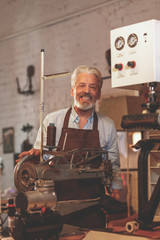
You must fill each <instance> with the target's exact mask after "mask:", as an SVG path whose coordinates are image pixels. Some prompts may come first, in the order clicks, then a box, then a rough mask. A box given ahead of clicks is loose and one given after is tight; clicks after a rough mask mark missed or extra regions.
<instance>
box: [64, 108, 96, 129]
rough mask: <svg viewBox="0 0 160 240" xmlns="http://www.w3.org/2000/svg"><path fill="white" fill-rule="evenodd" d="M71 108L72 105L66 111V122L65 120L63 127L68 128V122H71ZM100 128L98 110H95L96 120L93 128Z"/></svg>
mask: <svg viewBox="0 0 160 240" xmlns="http://www.w3.org/2000/svg"><path fill="white" fill-rule="evenodd" d="M71 110H72V107H70V108H69V109H68V111H67V113H66V116H65V118H64V122H63V128H68V123H69V117H70V114H71ZM97 129H98V117H97V114H96V112H95V111H94V121H93V130H97Z"/></svg>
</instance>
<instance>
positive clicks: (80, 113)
mask: <svg viewBox="0 0 160 240" xmlns="http://www.w3.org/2000/svg"><path fill="white" fill-rule="evenodd" d="M74 109H75V111H76V113H77V114H78V116H79V118H85V119H88V118H89V117H90V116H91V115H92V112H93V108H90V109H88V110H82V109H80V108H78V107H76V106H74Z"/></svg>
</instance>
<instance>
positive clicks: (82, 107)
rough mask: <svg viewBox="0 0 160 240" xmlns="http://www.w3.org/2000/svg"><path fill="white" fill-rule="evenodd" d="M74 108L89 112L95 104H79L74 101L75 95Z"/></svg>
mask: <svg viewBox="0 0 160 240" xmlns="http://www.w3.org/2000/svg"><path fill="white" fill-rule="evenodd" d="M74 106H76V107H78V108H79V109H81V110H89V109H91V108H93V107H94V106H95V103H93V102H91V103H87V102H84V103H80V102H79V101H77V100H76V98H75V95H74Z"/></svg>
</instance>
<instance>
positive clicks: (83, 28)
mask: <svg viewBox="0 0 160 240" xmlns="http://www.w3.org/2000/svg"><path fill="white" fill-rule="evenodd" d="M159 11H160V1H159V0H112V1H110V0H92V1H90V0H81V1H78V0H27V1H26V0H0V116H1V117H0V131H1V134H0V141H1V140H2V129H3V128H7V127H14V131H15V138H14V143H15V153H18V152H20V151H21V143H22V141H23V140H24V139H25V138H26V134H25V133H24V132H22V131H21V128H22V126H23V125H26V123H29V124H31V125H33V126H34V129H33V131H32V132H31V134H30V141H31V143H34V140H35V138H36V133H37V130H38V128H39V99H40V51H41V49H42V48H43V49H45V73H46V74H50V73H57V72H63V71H68V70H69V71H72V70H73V69H74V68H75V67H77V66H78V65H80V64H88V65H92V66H95V67H97V68H99V69H100V71H101V72H102V75H103V76H107V75H109V73H108V66H107V63H106V60H105V51H106V50H107V49H108V48H109V47H110V30H111V29H114V28H117V27H121V26H126V25H128V24H133V23H137V22H140V21H145V20H149V19H157V20H160V16H159ZM29 65H34V66H35V75H34V76H33V89H34V90H35V94H34V95H30V96H23V95H20V94H18V93H17V85H16V77H18V78H19V80H20V85H21V87H22V88H23V87H24V86H25V85H26V79H27V74H26V70H27V67H28V66H29ZM117 94H130V92H128V91H124V90H115V89H111V87H110V79H109V80H105V81H104V86H103V91H102V96H103V97H106V96H107V97H108V96H111V95H113V96H115V95H117ZM132 94H133V93H132ZM44 99H45V115H46V114H47V113H49V112H51V111H54V110H57V109H60V108H65V107H68V106H69V105H70V104H71V103H72V98H71V96H70V77H69V76H67V77H61V78H57V79H54V80H48V81H47V82H46V83H45V89H44ZM0 156H1V157H2V158H3V160H4V170H3V175H2V189H3V190H4V189H6V188H8V187H10V186H11V187H12V186H14V181H13V153H8V154H4V153H3V145H2V144H1V145H0Z"/></svg>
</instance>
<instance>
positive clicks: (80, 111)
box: [20, 65, 122, 227]
mask: <svg viewBox="0 0 160 240" xmlns="http://www.w3.org/2000/svg"><path fill="white" fill-rule="evenodd" d="M102 84H103V82H102V77H101V73H100V72H99V70H98V69H96V68H93V67H89V66H84V65H82V66H79V67H77V68H76V69H75V70H74V71H73V73H72V76H71V86H72V88H71V95H72V96H73V98H74V103H73V105H72V107H70V108H67V109H62V110H59V111H56V112H53V113H50V114H48V115H47V116H46V118H45V119H44V131H43V134H44V145H46V139H47V136H46V135H47V126H48V125H49V124H50V123H54V125H55V126H56V146H58V150H62V149H63V150H64V151H69V150H73V149H76V148H99V147H101V148H103V149H104V150H106V151H108V158H109V160H111V162H112V168H113V182H112V190H113V197H114V198H116V199H118V198H119V194H118V191H119V190H120V189H121V188H122V181H121V176H120V160H119V151H118V143H117V133H116V130H115V126H114V123H113V121H112V120H111V119H110V118H108V117H107V116H102V115H100V114H99V113H97V112H96V111H95V104H96V101H97V100H98V99H99V98H100V96H101V88H102ZM40 139H41V138H40V130H39V132H38V135H37V139H36V142H35V144H34V149H32V150H30V151H29V152H27V153H29V154H30V155H34V154H35V155H37V154H39V150H38V149H40ZM25 154H26V153H22V154H20V157H22V156H24V155H25ZM101 161H103V159H101ZM99 164H101V162H100V163H99V162H98V163H97V167H98V166H99ZM61 188H62V186H59V189H60V190H59V194H58V195H59V200H68V199H78V198H79V199H83V198H95V197H99V196H102V195H103V194H104V191H105V189H104V188H103V186H99V183H98V184H97V183H96V182H94V181H88V185H87V184H86V183H85V184H82V185H81V186H80V185H79V184H77V185H74V183H73V181H72V182H68V183H66V185H65V188H64V187H63V193H61ZM64 189H65V190H64ZM97 189H98V190H97ZM64 191H65V192H64ZM61 194H62V195H61ZM60 196H61V197H60ZM95 211H96V210H95ZM97 211H98V212H97V216H98V217H97V218H99V219H100V218H101V219H102V218H103V219H102V221H101V220H100V223H98V221H99V220H97V219H96V218H95V222H96V223H95V225H96V224H97V225H96V226H97V227H104V226H105V220H104V215H103V214H102V212H101V213H100V211H101V210H100V209H99V210H97ZM89 215H90V214H89V213H88V215H87V216H89ZM91 216H92V214H91ZM91 216H90V218H89V219H92V221H93V218H94V217H91ZM83 221H84V219H83ZM86 221H87V220H86ZM89 221H90V220H89ZM84 226H85V225H84ZM86 226H88V225H87V224H86ZM91 226H94V225H91Z"/></svg>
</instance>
